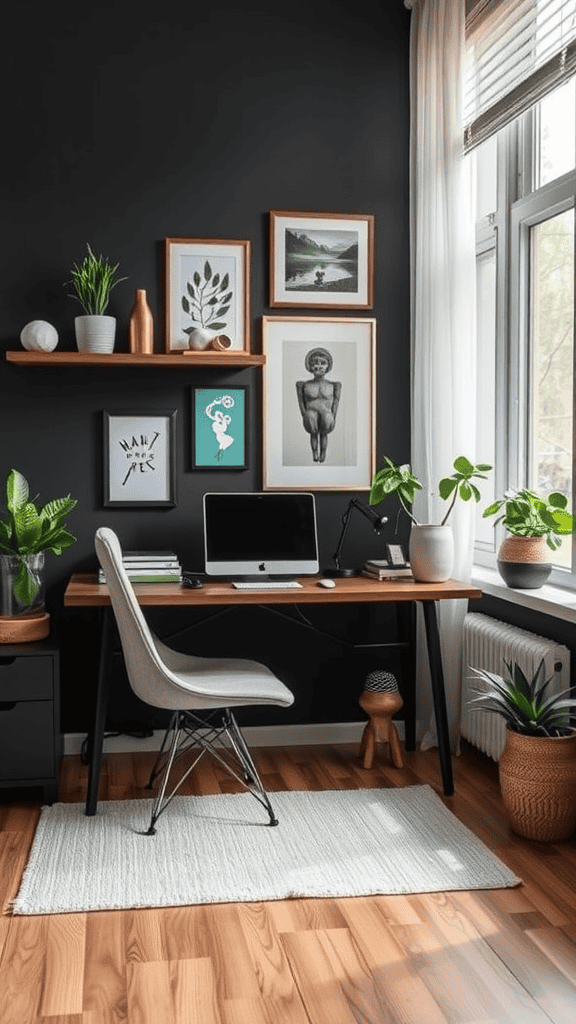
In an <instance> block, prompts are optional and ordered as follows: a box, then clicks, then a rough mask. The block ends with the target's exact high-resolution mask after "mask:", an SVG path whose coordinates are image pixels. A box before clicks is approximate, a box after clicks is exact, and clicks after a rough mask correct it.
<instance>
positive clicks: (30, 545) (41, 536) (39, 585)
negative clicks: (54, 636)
mask: <svg viewBox="0 0 576 1024" xmlns="http://www.w3.org/2000/svg"><path fill="white" fill-rule="evenodd" d="M5 502H6V510H5V513H3V514H0V615H1V616H18V615H22V614H24V615H27V616H30V615H31V614H32V613H38V612H40V611H41V610H42V609H43V607H44V561H45V552H46V551H52V552H53V553H54V554H55V555H59V554H61V553H62V551H64V549H65V548H69V547H71V546H72V544H74V543H75V542H76V538H75V537H74V536H73V534H71V533H70V532H69V531H68V529H67V527H66V523H65V521H64V520H65V518H66V516H67V515H68V513H69V512H71V511H72V509H73V508H75V506H76V499H75V498H72V497H70V495H67V497H65V498H54V499H53V500H52V501H48V502H47V503H46V504H45V505H43V506H38V505H37V504H36V503H35V501H31V500H30V490H29V487H28V482H27V480H26V479H25V477H24V476H22V473H20V472H19V471H18V470H17V469H12V470H10V472H9V473H8V476H7V477H6V483H5ZM42 620H43V622H42V630H43V631H44V630H45V627H46V624H47V616H46V615H43V616H42ZM8 633H9V634H10V630H8ZM42 635H46V632H43V634H42ZM26 638H27V639H38V637H37V636H27V637H26Z"/></svg>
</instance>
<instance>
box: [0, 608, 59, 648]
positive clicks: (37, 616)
mask: <svg viewBox="0 0 576 1024" xmlns="http://www.w3.org/2000/svg"><path fill="white" fill-rule="evenodd" d="M49 632H50V615H49V613H48V612H32V613H31V614H30V615H0V644H27V643H32V642H33V641H34V640H44V638H45V637H47V636H48V634H49Z"/></svg>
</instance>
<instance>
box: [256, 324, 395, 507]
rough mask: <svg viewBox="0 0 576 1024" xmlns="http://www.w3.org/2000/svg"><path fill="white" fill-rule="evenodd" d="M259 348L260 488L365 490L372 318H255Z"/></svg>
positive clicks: (370, 445)
mask: <svg viewBox="0 0 576 1024" xmlns="http://www.w3.org/2000/svg"><path fill="white" fill-rule="evenodd" d="M262 346H263V353H264V355H265V357H266V362H265V365H264V403H263V437H264V466H263V487H264V490H302V491H365V490H368V489H369V488H370V484H371V482H372V477H373V475H374V460H375V419H376V416H375V377H376V374H375V361H376V320H374V319H366V318H362V319H360V318H357V317H298V316H271V317H263V318H262Z"/></svg>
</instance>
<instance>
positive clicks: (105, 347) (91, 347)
mask: <svg viewBox="0 0 576 1024" xmlns="http://www.w3.org/2000/svg"><path fill="white" fill-rule="evenodd" d="M86 248H87V249H88V252H87V253H86V255H85V256H84V258H83V259H82V260H81V262H80V263H79V264H76V263H74V264H73V266H72V281H70V282H69V285H68V287H69V286H70V285H72V286H73V288H74V290H75V293H74V294H73V295H71V296H70V298H72V299H76V300H77V301H78V302H79V303H80V305H81V306H82V309H83V310H84V313H85V314H86V315H85V316H77V317H76V318H75V321H74V324H75V328H76V344H77V346H78V351H79V352H106V353H110V352H113V351H114V341H115V337H116V317H113V316H107V315H106V309H107V308H108V303H109V302H110V293H111V291H112V289H113V288H115V287H116V285H117V284H120V281H126V280H127V278H126V277H119V278H117V277H116V272H117V270H118V267H119V265H120V264H119V263H116V265H115V266H112V264H111V263H109V261H108V260H107V259H105V258H104V256H96V255H95V254H94V253H93V252H92V249H91V248H90V246H89V245H88V244H87V245H86Z"/></svg>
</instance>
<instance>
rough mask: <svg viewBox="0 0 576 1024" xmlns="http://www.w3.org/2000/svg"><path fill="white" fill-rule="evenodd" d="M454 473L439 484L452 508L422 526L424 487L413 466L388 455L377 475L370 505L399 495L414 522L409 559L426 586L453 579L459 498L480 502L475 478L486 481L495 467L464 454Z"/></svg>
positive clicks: (455, 463) (456, 463)
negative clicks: (418, 509)
mask: <svg viewBox="0 0 576 1024" xmlns="http://www.w3.org/2000/svg"><path fill="white" fill-rule="evenodd" d="M453 468H454V472H453V473H452V475H451V476H448V477H444V478H443V479H442V480H440V482H439V484H438V493H439V495H440V497H441V498H442V499H443V500H444V501H449V505H448V508H447V510H446V513H445V515H444V516H443V518H442V520H441V522H440V523H438V524H434V523H419V522H418V520H417V519H416V517H415V515H414V513H413V511H412V503H413V501H414V498H415V496H416V494H417V493H418V491H421V490H422V484H421V483H420V480H419V479H418V477H416V476H415V475H414V473H413V472H412V469H411V467H410V466H409V465H407V464H405V465H399V464H398V463H396V462H393V460H392V459H390V458H388V456H386V455H385V456H384V466H383V467H382V469H379V470H378V471H377V472H376V473H375V474H374V479H373V480H372V485H371V487H370V494H369V496H368V503H369V504H370V505H379V504H380V502H381V501H383V500H384V498H386V497H387V496H388V495H389V494H395V495H396V497H397V498H398V501H399V502H400V507H401V508H402V510H403V511H404V512H405V513H406V515H407V516H408V518H409V519H410V521H411V523H412V527H411V530H410V541H409V558H410V565H411V567H412V573H413V575H414V578H415V579H417V580H419V581H420V582H423V583H442V582H444V581H445V580H447V579H449V578H450V576H451V573H452V568H453V565H454V538H453V536H452V527H451V525H450V524H449V522H448V519H449V518H450V515H451V513H452V510H453V508H454V505H455V504H456V501H457V499H458V498H461V500H462V501H470V500H471V499H473V500H474V501H476V502H478V501H480V498H481V494H480V491H479V490H478V488H477V487H476V484H475V483H473V480H474V479H480V480H486V473H488V472H489V471H490V470H491V469H492V466H488V465H487V464H486V463H482V462H481V463H478V465H476V466H475V465H474V464H473V463H472V462H470V460H469V459H467V458H466V457H465V456H464V455H459V456H458V458H456V459H454V463H453Z"/></svg>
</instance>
